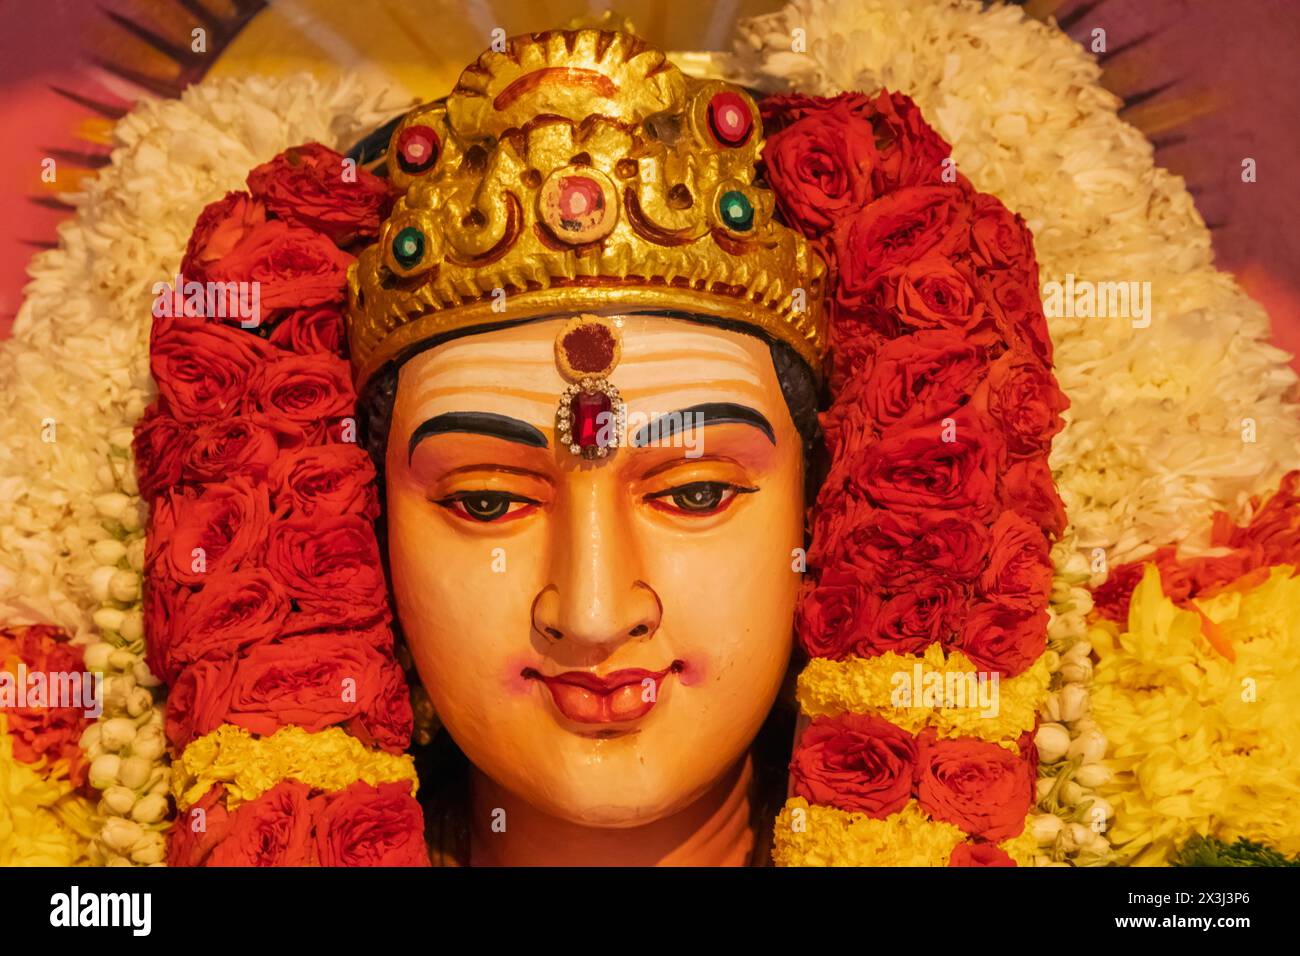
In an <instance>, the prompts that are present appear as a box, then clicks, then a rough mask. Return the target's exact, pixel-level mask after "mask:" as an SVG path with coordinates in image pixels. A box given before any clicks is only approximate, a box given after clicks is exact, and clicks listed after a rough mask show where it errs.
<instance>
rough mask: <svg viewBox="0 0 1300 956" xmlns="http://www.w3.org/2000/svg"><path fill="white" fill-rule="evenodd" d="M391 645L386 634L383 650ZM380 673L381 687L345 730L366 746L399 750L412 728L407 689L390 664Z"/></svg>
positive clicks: (402, 749) (406, 744) (408, 739)
mask: <svg viewBox="0 0 1300 956" xmlns="http://www.w3.org/2000/svg"><path fill="white" fill-rule="evenodd" d="M391 647H392V635H391V634H390V635H388V642H387V644H386V645H385V648H384V650H385V652H387V651H388V649H389V648H391ZM384 673H385V675H386V679H385V681H384V686H383V687H382V688H381V689H380V691H379V694H378V695H377V696H376V697H375V700H374V701H373V702H372V703H371V705H370V707H369V708H368V709H367V711H366V712H365V713H364V714H362V715H361V716H360V717H359V718H358V719H356V720H354V721H352V722H351V723H350V724H349V725H348V732H349V733H351V734H352V736H354V737H356V738H357V739H358V740H360V741H361V742H362V743H364V744H365V745H366V746H368V747H379V748H380V749H382V750H387V751H388V752H390V753H403V752H405V751H406V749H407V748H408V747H410V746H411V732H412V731H413V730H414V728H415V716H414V714H413V713H412V711H411V688H410V686H409V685H408V684H407V683H406V674H404V673H403V672H402V669H401V668H400V667H398V666H396V665H393V666H390V667H388V668H386V669H385V672H384Z"/></svg>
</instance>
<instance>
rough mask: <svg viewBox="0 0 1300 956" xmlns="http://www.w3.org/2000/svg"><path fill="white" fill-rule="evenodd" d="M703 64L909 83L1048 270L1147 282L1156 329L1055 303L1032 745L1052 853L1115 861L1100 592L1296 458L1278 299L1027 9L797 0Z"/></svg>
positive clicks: (837, 84)
mask: <svg viewBox="0 0 1300 956" xmlns="http://www.w3.org/2000/svg"><path fill="white" fill-rule="evenodd" d="M796 41H798V42H796ZM702 62H703V65H704V66H706V67H707V68H709V69H712V70H715V71H717V72H718V73H720V74H723V75H728V76H730V77H733V78H737V79H740V80H743V81H744V82H747V83H749V84H750V85H752V86H755V87H757V88H759V89H764V90H785V89H790V88H797V89H799V90H803V91H806V92H810V93H818V94H822V95H827V96H830V95H834V94H836V93H838V92H839V91H841V90H852V89H865V90H871V89H877V88H880V87H882V86H887V87H890V88H893V89H898V90H902V91H905V92H906V93H907V94H909V95H910V96H911V97H913V98H914V99H915V101H916V102H917V103H918V105H919V106H920V107H921V108H922V109H923V110H924V113H925V115H926V116H927V117H928V118H929V119H930V120H931V121H932V122H933V123H934V124H935V126H936V128H937V129H938V131H939V132H940V133H941V134H942V136H943V138H944V139H945V140H947V141H948V142H949V143H951V144H952V157H953V159H954V160H955V161H956V163H957V165H958V168H960V170H961V171H962V173H964V174H965V175H966V176H968V177H969V178H970V179H971V180H972V181H973V182H974V183H975V184H977V185H978V186H979V188H980V189H982V190H985V191H987V192H990V193H993V194H995V195H997V196H998V197H1000V198H1001V199H1002V200H1003V201H1005V202H1006V204H1007V205H1008V206H1009V207H1010V208H1011V209H1013V210H1015V211H1017V212H1018V213H1020V214H1021V215H1023V216H1024V217H1025V219H1026V221H1027V223H1028V225H1029V226H1030V228H1031V229H1032V230H1033V234H1034V240H1035V249H1036V252H1037V256H1038V261H1039V264H1040V265H1041V267H1042V279H1043V281H1044V282H1047V281H1055V282H1064V281H1066V277H1067V276H1074V277H1076V278H1079V279H1094V280H1098V281H1113V280H1128V279H1133V280H1149V281H1150V282H1151V288H1152V297H1151V301H1152V302H1153V303H1154V310H1153V316H1152V321H1151V322H1150V324H1149V325H1147V326H1146V327H1142V328H1137V327H1134V323H1132V322H1130V321H1127V320H1118V321H1117V320H1115V319H1110V320H1097V319H1091V318H1087V317H1086V316H1084V315H1082V314H1080V315H1077V316H1075V315H1053V316H1051V317H1050V318H1049V323H1050V326H1051V333H1052V341H1053V343H1054V346H1055V350H1054V362H1055V368H1056V372H1057V375H1058V377H1059V380H1060V384H1061V387H1062V388H1063V389H1064V391H1065V393H1066V394H1067V395H1068V396H1069V397H1070V399H1071V403H1072V407H1071V408H1070V409H1069V410H1068V411H1066V412H1065V413H1064V417H1065V419H1066V423H1067V425H1066V428H1065V430H1064V432H1063V433H1062V434H1060V435H1058V436H1057V438H1056V440H1055V442H1054V446H1053V452H1052V459H1051V463H1052V470H1053V475H1054V477H1055V479H1056V484H1057V489H1058V490H1059V492H1060V494H1061V497H1062V500H1063V501H1064V502H1065V504H1066V507H1067V511H1068V514H1069V516H1070V520H1071V522H1072V527H1070V528H1067V529H1066V531H1065V532H1064V534H1063V535H1062V537H1061V539H1060V540H1058V541H1057V542H1056V544H1055V546H1054V547H1053V549H1052V559H1053V565H1054V568H1055V579H1054V581H1053V586H1052V595H1051V603H1050V609H1049V613H1050V623H1049V625H1048V638H1049V659H1050V660H1052V661H1053V662H1054V664H1055V665H1056V668H1057V669H1056V670H1055V672H1054V676H1053V680H1052V689H1051V692H1050V694H1049V696H1048V699H1047V701H1046V702H1045V704H1044V714H1043V716H1044V721H1045V723H1044V730H1043V738H1044V739H1043V740H1042V741H1040V745H1041V744H1046V746H1040V751H1041V752H1042V753H1044V754H1046V755H1047V756H1048V757H1050V758H1053V759H1052V761H1051V762H1048V763H1044V764H1043V765H1042V766H1040V773H1041V774H1043V779H1041V780H1040V782H1039V795H1040V806H1039V810H1040V811H1041V812H1040V813H1039V815H1037V816H1036V817H1035V818H1034V820H1033V825H1034V827H1035V828H1036V829H1037V830H1038V831H1039V832H1040V833H1042V834H1043V836H1044V839H1045V841H1046V842H1045V846H1044V848H1043V851H1042V855H1041V856H1040V858H1039V861H1038V862H1040V863H1052V864H1054V865H1063V864H1066V863H1091V864H1095V863H1105V862H1107V861H1108V859H1109V857H1108V851H1107V848H1106V843H1105V840H1104V835H1099V834H1096V833H1095V831H1093V830H1092V829H1091V827H1090V826H1086V825H1084V824H1083V822H1082V820H1083V817H1084V816H1085V815H1087V813H1088V811H1089V809H1090V806H1091V804H1090V801H1092V800H1094V799H1095V798H1096V791H1095V784H1096V783H1097V782H1100V781H1101V780H1103V779H1104V777H1105V769H1104V767H1103V766H1102V765H1101V763H1100V754H1099V752H1101V751H1104V749H1105V738H1104V736H1103V735H1101V734H1100V731H1099V729H1098V728H1097V726H1096V722H1095V721H1094V720H1093V719H1092V717H1091V714H1090V712H1089V681H1090V680H1091V672H1092V662H1091V658H1090V651H1091V649H1090V648H1089V647H1088V646H1087V642H1086V638H1087V629H1088V625H1087V618H1088V615H1089V613H1090V612H1091V608H1092V601H1091V596H1090V594H1089V592H1088V585H1089V584H1096V583H1099V582H1100V581H1101V580H1102V579H1104V577H1105V574H1106V567H1107V565H1108V564H1112V565H1113V564H1116V563H1121V562H1123V561H1126V560H1130V559H1132V558H1133V557H1136V556H1138V555H1141V554H1144V553H1148V552H1150V551H1151V550H1153V549H1155V548H1157V547H1159V546H1161V545H1165V544H1167V543H1169V542H1179V543H1180V544H1181V546H1182V547H1183V548H1184V549H1185V550H1186V551H1187V552H1189V553H1194V552H1199V551H1202V550H1204V548H1206V547H1207V546H1208V544H1207V542H1206V540H1205V537H1204V535H1203V534H1202V533H1200V532H1199V531H1198V529H1200V528H1208V527H1209V522H1208V520H1207V519H1208V517H1209V515H1211V514H1212V513H1214V512H1215V511H1218V510H1230V511H1234V512H1239V511H1241V510H1242V508H1243V506H1244V504H1245V501H1246V499H1247V498H1248V496H1249V495H1250V494H1251V493H1253V492H1254V491H1255V490H1256V489H1257V488H1258V487H1259V486H1260V485H1261V484H1265V483H1269V482H1271V481H1275V480H1276V479H1277V477H1278V476H1279V475H1280V474H1281V473H1282V472H1284V471H1286V470H1288V469H1290V468H1294V467H1296V466H1297V465H1300V441H1297V437H1298V436H1300V414H1298V412H1300V408H1298V407H1297V405H1296V401H1295V398H1294V395H1293V394H1292V393H1293V390H1294V387H1295V383H1296V376H1295V374H1294V373H1293V372H1292V370H1291V369H1290V368H1289V366H1288V364H1287V362H1288V356H1287V355H1285V353H1283V352H1281V351H1280V350H1279V349H1277V348H1275V347H1274V346H1272V345H1271V344H1270V343H1269V327H1268V317H1267V315H1266V314H1265V312H1264V310H1263V309H1262V308H1261V307H1260V306H1259V305H1258V304H1257V303H1255V302H1253V301H1252V300H1251V299H1250V298H1249V297H1247V296H1246V295H1245V293H1243V292H1242V291H1241V290H1240V289H1239V288H1238V287H1237V286H1236V284H1235V283H1234V282H1233V281H1232V279H1231V278H1230V277H1229V276H1228V275H1226V274H1224V273H1221V272H1219V271H1218V270H1217V269H1215V267H1214V264H1213V254H1212V250H1211V243H1210V235H1209V231H1208V230H1207V229H1206V228H1205V224H1204V222H1203V221H1202V219H1201V218H1200V216H1199V214H1198V213H1197V211H1196V207H1195V203H1194V202H1193V200H1192V197H1191V196H1190V195H1189V194H1188V192H1187V190H1186V188H1185V186H1184V183H1183V181H1182V180H1181V179H1180V178H1179V177H1176V176H1174V175H1172V174H1170V173H1168V172H1166V171H1165V170H1162V169H1159V168H1157V167H1156V166H1155V165H1154V163H1153V151H1152V149H1151V146H1150V144H1149V143H1148V142H1147V141H1146V139H1145V138H1144V137H1143V136H1142V135H1141V133H1140V132H1138V131H1137V130H1135V129H1133V128H1132V127H1131V126H1129V125H1128V124H1127V123H1125V121H1124V120H1122V119H1121V118H1120V117H1119V116H1118V115H1117V114H1118V110H1119V108H1120V107H1121V106H1122V103H1121V101H1120V100H1119V99H1118V98H1117V97H1116V96H1114V95H1113V94H1111V93H1109V92H1108V91H1106V90H1105V89H1103V88H1102V86H1101V85H1100V76H1101V69H1100V67H1099V66H1098V64H1097V63H1096V62H1095V60H1093V58H1092V57H1091V56H1090V55H1089V54H1088V53H1087V52H1086V51H1085V50H1084V49H1083V48H1082V47H1081V46H1080V45H1079V44H1077V43H1076V42H1075V41H1074V40H1072V39H1071V38H1070V37H1068V36H1067V35H1066V34H1064V33H1063V32H1061V31H1060V30H1058V29H1057V28H1056V27H1055V26H1053V25H1050V24H1044V23H1040V22H1038V21H1035V20H1033V19H1032V18H1030V17H1027V16H1026V15H1025V14H1024V12H1023V11H1022V10H1021V9H1019V8H1018V7H1015V6H1012V5H1002V4H995V5H989V6H988V7H985V6H984V5H983V4H980V3H977V2H974V0H795V2H792V3H790V4H789V5H787V6H786V7H785V8H784V9H782V10H781V11H779V12H777V13H773V14H770V15H766V16H761V17H756V18H752V19H750V20H748V21H744V22H743V23H742V24H741V28H740V38H739V43H738V52H737V53H736V54H732V55H723V54H714V55H711V56H705V57H703V58H702ZM1139 324H1141V323H1139ZM1247 419H1249V422H1247ZM1247 424H1250V425H1252V426H1256V425H1257V426H1258V427H1257V429H1256V428H1252V430H1251V431H1250V432H1247V431H1246V430H1245V426H1246V425H1247ZM1049 724H1050V726H1049ZM1063 738H1068V739H1063ZM1070 748H1073V751H1072V752H1070ZM1085 760H1086V761H1087V769H1084V761H1085ZM1052 817H1056V818H1057V819H1056V820H1053V819H1052ZM1052 834H1055V835H1054V836H1053V835H1052Z"/></svg>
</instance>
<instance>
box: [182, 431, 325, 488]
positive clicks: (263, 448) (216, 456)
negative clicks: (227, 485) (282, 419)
mask: <svg viewBox="0 0 1300 956" xmlns="http://www.w3.org/2000/svg"><path fill="white" fill-rule="evenodd" d="M303 441H304V438H303V435H302V433H301V432H300V431H298V430H297V429H295V428H291V427H285V426H284V425H281V426H279V427H274V426H273V423H272V422H271V420H270V419H268V418H266V417H265V416H261V415H250V416H247V417H239V418H221V419H217V420H216V421H213V422H207V423H205V424H202V425H199V426H198V428H196V429H195V430H194V438H193V442H192V443H191V444H190V446H189V448H188V449H187V450H186V452H185V458H184V463H183V465H182V473H183V475H184V477H185V478H186V479H188V480H190V481H198V482H210V481H220V480H222V479H223V478H230V477H234V476H235V475H244V476H246V477H247V478H249V479H250V480H251V481H254V482H258V483H260V482H262V481H264V480H265V479H266V473H267V471H268V470H269V469H270V467H271V466H272V465H274V464H275V463H276V461H277V460H279V458H280V452H281V450H282V449H285V448H293V447H295V446H297V445H301V444H302V442H303Z"/></svg>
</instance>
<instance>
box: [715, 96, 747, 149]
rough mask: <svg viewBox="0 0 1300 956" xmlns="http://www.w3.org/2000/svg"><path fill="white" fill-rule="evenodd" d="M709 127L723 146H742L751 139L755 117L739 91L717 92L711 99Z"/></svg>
mask: <svg viewBox="0 0 1300 956" xmlns="http://www.w3.org/2000/svg"><path fill="white" fill-rule="evenodd" d="M709 129H710V130H712V132H713V135H714V136H715V137H717V140H718V142H719V143H721V144H722V145H723V146H741V145H743V144H744V142H745V141H746V140H748V139H749V134H750V133H751V132H753V129H754V117H753V115H752V114H751V113H750V112H749V105H748V104H747V103H746V102H745V101H744V99H743V98H742V97H741V96H740V94H739V93H717V94H715V95H714V96H713V98H712V99H710V100H709Z"/></svg>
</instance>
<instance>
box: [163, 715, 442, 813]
mask: <svg viewBox="0 0 1300 956" xmlns="http://www.w3.org/2000/svg"><path fill="white" fill-rule="evenodd" d="M289 779H293V780H298V781H301V782H302V783H305V784H307V785H308V786H310V787H312V788H313V789H316V790H326V791H333V790H342V789H343V788H344V787H347V786H350V785H351V784H353V783H356V782H357V781H358V780H362V781H365V782H366V783H369V784H380V783H392V782H395V781H402V780H405V781H409V782H410V784H411V795H412V796H414V795H415V790H416V786H417V783H418V781H417V779H416V774H415V760H414V758H412V757H411V755H410V754H390V753H384V752H383V751H375V750H370V749H368V748H367V747H366V745H365V744H363V743H362V742H361V741H359V740H357V739H356V738H355V737H353V736H351V735H350V734H348V733H347V732H346V731H344V730H343V729H342V728H340V727H330V728H329V729H327V730H323V731H321V732H319V733H309V732H308V731H306V730H303V729H302V728H301V727H293V726H290V727H282V728H280V729H279V730H277V731H276V732H275V733H274V734H272V735H271V736H269V737H254V736H253V735H252V734H250V733H249V732H248V731H247V730H245V729H244V728H242V727H236V726H234V725H233V724H224V725H222V726H221V727H218V728H217V729H216V730H214V731H213V732H212V733H210V734H206V735H205V736H203V737H200V738H199V739H198V740H195V741H193V742H192V743H191V744H190V745H189V746H188V747H186V748H185V752H184V753H182V754H181V755H180V757H179V758H177V760H176V761H175V762H174V763H173V764H172V795H173V796H175V798H176V805H177V807H178V808H179V809H180V810H181V811H182V812H183V811H185V810H187V809H189V808H190V807H191V806H193V805H194V804H195V803H197V802H198V801H199V800H200V799H201V798H202V797H203V795H204V794H205V793H207V792H208V790H210V789H211V788H212V786H213V784H217V783H220V784H224V785H225V787H226V806H227V807H228V808H229V809H231V810H233V809H234V808H235V807H237V806H239V804H241V803H243V802H244V801H246V800H255V799H256V798H257V797H260V796H261V795H262V794H263V793H265V792H266V791H268V790H270V789H271V788H272V787H274V786H275V785H276V784H277V783H279V782H280V781H281V780H289Z"/></svg>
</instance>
